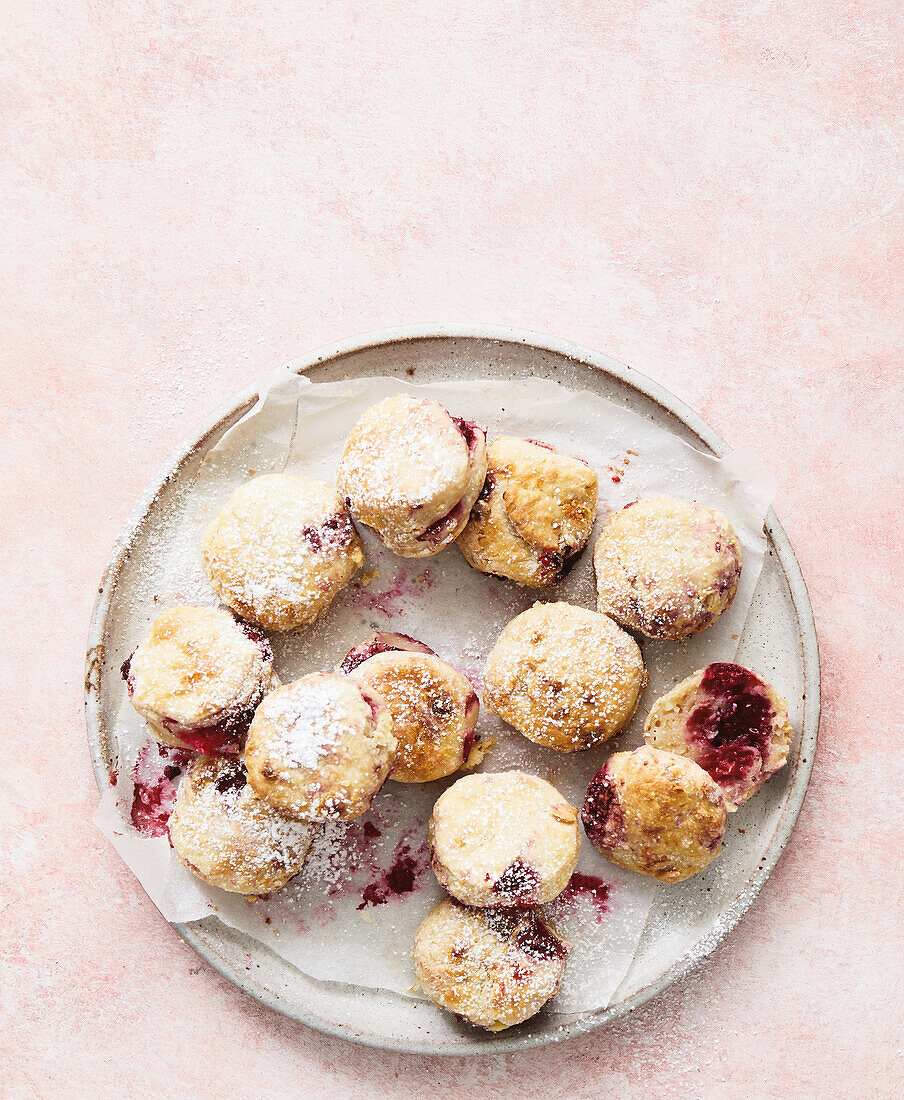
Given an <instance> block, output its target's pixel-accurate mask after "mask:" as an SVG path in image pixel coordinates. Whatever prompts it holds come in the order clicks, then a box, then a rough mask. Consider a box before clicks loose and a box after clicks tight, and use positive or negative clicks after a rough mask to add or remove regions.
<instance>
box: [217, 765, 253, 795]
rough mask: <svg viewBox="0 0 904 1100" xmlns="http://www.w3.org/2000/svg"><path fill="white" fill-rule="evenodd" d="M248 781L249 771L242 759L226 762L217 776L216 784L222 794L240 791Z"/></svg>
mask: <svg viewBox="0 0 904 1100" xmlns="http://www.w3.org/2000/svg"><path fill="white" fill-rule="evenodd" d="M247 781H248V773H247V772H246V771H245V765H244V763H243V762H242V761H241V760H230V761H229V762H228V763H227V764H225V765H224V766H223V768H222V770H221V771H220V774H219V775H218V776H217V779H216V782H215V783H214V786H215V787H216V789H217V790H218V791H219V792H220V794H226V793H227V792H228V791H240V790H241V789H242V788H243V787H244V786H245V784H246V782H247Z"/></svg>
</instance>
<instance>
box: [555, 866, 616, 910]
mask: <svg viewBox="0 0 904 1100" xmlns="http://www.w3.org/2000/svg"><path fill="white" fill-rule="evenodd" d="M611 893H612V886H611V885H610V884H609V883H608V882H606V880H605V879H601V878H599V877H598V876H597V875H585V874H582V873H581V872H580V871H575V872H574V874H573V875H572V876H571V878H570V879H569V880H568V885H567V886H566V887H565V889H564V890H563V891H562V893H561V894H559V896H558V897H557V898H556V902H555V903H556V905H559V904H561V905H563V906H566V907H571V906H573V905H574V903H575V902H576V901H577V900H578V898H586V899H587V901H589V902H590V904H591V905H592V906H593V908H594V911H595V913H596V919H597V922H599V921H600V920H601V919H602V917H604V916H605V915H606V914H607V913H608V912H609V895H610V894H611Z"/></svg>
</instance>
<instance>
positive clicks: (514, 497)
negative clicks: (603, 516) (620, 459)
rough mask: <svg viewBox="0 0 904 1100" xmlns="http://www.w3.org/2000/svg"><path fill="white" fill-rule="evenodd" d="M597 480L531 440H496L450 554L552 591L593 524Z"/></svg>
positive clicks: (583, 468) (576, 461)
mask: <svg viewBox="0 0 904 1100" xmlns="http://www.w3.org/2000/svg"><path fill="white" fill-rule="evenodd" d="M597 491H598V478H597V475H596V472H595V471H594V470H592V469H591V468H590V467H589V466H588V465H587V464H586V463H585V462H582V461H581V460H580V459H577V458H572V457H571V456H569V455H565V454H561V453H560V452H559V451H557V450H555V449H554V448H552V447H549V446H547V445H546V444H542V443H538V442H536V441H534V440H528V439H517V438H516V437H514V436H500V437H499V438H498V439H495V440H493V442H492V443H491V444H490V445H489V447H488V448H487V477H486V482H485V483H484V487H483V489H482V491H481V493H480V496H479V497H478V498H477V501H476V503H475V505H474V507H473V508H472V509H471V515H470V518H469V520H468V524H467V526H466V527H465V529H464V530H463V531H462V533H461V534H460V535H459V536H458V546H459V549H460V550H461V552H462V553H463V554H464V556H465V558H466V559H467V561H468V563H469V564H470V565H472V566H473V567H474V568H475V569H479V570H480V571H481V572H483V573H492V574H495V575H496V576H500V577H507V578H509V579H510V580H513V581H515V582H516V583H518V584H524V585H528V586H530V587H532V588H547V587H549V586H550V585H554V584H557V583H558V582H559V581H560V580H561V578H562V575H563V572H564V570H565V568H566V566H567V564H568V563H569V562H570V561H571V560H572V559H573V558H574V557H575V556H576V555H577V554H579V553H580V551H581V550H583V548H584V546H585V545H586V544H587V540H588V539H589V538H590V532H591V531H592V529H593V521H594V518H595V517H596V502H597Z"/></svg>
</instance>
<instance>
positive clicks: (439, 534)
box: [417, 501, 465, 546]
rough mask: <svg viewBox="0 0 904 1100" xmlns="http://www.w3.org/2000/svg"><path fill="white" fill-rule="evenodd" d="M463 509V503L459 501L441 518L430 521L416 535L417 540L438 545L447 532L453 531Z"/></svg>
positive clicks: (430, 544) (429, 544) (459, 520)
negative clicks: (428, 524)
mask: <svg viewBox="0 0 904 1100" xmlns="http://www.w3.org/2000/svg"><path fill="white" fill-rule="evenodd" d="M464 511H465V509H464V505H463V504H462V502H461V501H459V502H458V504H456V505H455V507H454V508H453V509H452V511H451V512H447V513H446V514H445V515H444V516H443V517H442V519H438V520H437V521H436V523H431V524H430V526H429V527H427V528H426V529H425V530H424V531H422V532H421V534H419V535H418V537H417V541H418V542H423V543H426V544H427V545H428V546H439V544H440V543H441V542H442V541H443V539H445V537H446V536H447V535H448V534H449V532H450V531H454V530H455V528H456V527H457V526H458V524H459V523H460V522H461V519H462V516H463V515H464Z"/></svg>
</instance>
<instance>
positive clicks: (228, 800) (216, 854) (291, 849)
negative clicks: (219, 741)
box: [169, 756, 314, 894]
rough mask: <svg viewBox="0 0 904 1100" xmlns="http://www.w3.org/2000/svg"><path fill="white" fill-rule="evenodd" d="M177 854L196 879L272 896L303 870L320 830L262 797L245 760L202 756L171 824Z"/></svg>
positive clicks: (178, 800)
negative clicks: (249, 776) (249, 779)
mask: <svg viewBox="0 0 904 1100" xmlns="http://www.w3.org/2000/svg"><path fill="white" fill-rule="evenodd" d="M169 835H170V840H171V841H172V844H173V849H174V850H175V853H176V855H177V856H178V858H179V861H180V862H181V863H182V864H184V866H186V867H187V868H188V869H189V870H190V871H191V872H192V873H193V874H195V875H197V876H198V877H199V878H201V879H203V880H204V881H205V882H207V883H209V884H210V885H211V886H217V887H219V888H220V889H221V890H229V891H231V892H232V893H236V894H269V893H271V892H272V891H273V890H278V889H279V888H280V887H281V886H285V884H286V883H287V882H288V881H289V879H290V878H292V877H293V876H294V875H297V874H298V872H299V871H300V870H301V868H302V865H303V863H304V860H305V856H306V855H307V852H308V849H309V848H310V846H311V840H312V838H313V835H314V827H313V826H311V825H309V824H307V823H303V822H300V821H293V820H291V819H289V818H287V817H284V816H283V815H282V814H280V813H278V812H277V811H276V810H275V809H274V808H273V807H272V806H271V805H269V803H267V802H265V801H264V800H263V799H262V798H258V796H257V795H256V794H255V792H254V791H253V790H252V788H251V787H250V786H249V785H248V782H247V778H246V775H245V768H244V766H243V765H242V763H241V761H238V760H225V759H223V758H222V757H215V756H200V757H198V759H197V760H196V761H195V762H194V764H193V765H192V767H191V769H190V770H189V771H188V773H187V774H186V776H185V778H184V779H183V780H182V783H181V784H180V786H179V793H178V795H177V796H176V805H175V807H174V809H173V813H172V815H171V817H170V820H169Z"/></svg>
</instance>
